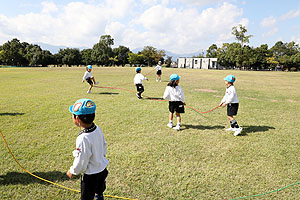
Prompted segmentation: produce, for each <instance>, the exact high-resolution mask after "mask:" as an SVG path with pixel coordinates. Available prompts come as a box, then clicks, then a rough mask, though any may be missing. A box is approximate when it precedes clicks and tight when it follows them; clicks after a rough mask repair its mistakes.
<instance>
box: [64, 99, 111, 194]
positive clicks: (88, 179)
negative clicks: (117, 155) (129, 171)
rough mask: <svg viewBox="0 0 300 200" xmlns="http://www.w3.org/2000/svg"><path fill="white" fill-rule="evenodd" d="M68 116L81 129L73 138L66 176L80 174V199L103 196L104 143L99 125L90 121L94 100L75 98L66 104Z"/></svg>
mask: <svg viewBox="0 0 300 200" xmlns="http://www.w3.org/2000/svg"><path fill="white" fill-rule="evenodd" d="M69 110H70V112H71V113H72V119H73V122H74V124H75V125H76V126H78V127H79V128H80V129H81V131H80V132H79V134H78V137H77V139H76V150H74V151H73V156H74V157H75V159H74V162H73V165H72V166H71V167H70V169H69V170H68V172H67V175H68V177H69V178H73V176H74V175H79V174H82V178H81V200H92V199H94V196H95V195H96V196H98V199H99V200H100V199H104V197H103V192H104V190H105V189H106V185H105V179H106V177H107V174H108V171H107V169H106V167H107V165H108V160H107V159H106V158H105V155H106V150H107V143H106V141H105V139H104V135H103V132H102V130H101V128H100V127H99V126H97V125H95V124H94V123H93V121H94V119H95V110H96V104H95V102H94V101H92V100H90V99H79V100H78V101H76V102H75V104H74V105H72V106H70V108H69Z"/></svg>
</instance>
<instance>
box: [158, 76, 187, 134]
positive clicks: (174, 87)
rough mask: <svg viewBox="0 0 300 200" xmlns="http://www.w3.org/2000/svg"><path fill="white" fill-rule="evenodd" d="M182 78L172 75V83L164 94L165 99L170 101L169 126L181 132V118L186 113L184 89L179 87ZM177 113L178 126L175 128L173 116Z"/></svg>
mask: <svg viewBox="0 0 300 200" xmlns="http://www.w3.org/2000/svg"><path fill="white" fill-rule="evenodd" d="M179 80H180V76H178V75H177V74H172V75H171V76H170V82H169V83H168V85H167V87H166V90H165V92H164V96H163V98H164V99H168V100H169V111H170V113H169V123H168V124H167V126H168V127H169V128H173V129H175V130H178V131H179V130H180V125H181V116H180V113H184V106H185V98H184V93H183V90H182V88H181V87H180V86H179V85H178V84H179ZM174 112H176V118H177V125H176V126H175V127H173V115H174Z"/></svg>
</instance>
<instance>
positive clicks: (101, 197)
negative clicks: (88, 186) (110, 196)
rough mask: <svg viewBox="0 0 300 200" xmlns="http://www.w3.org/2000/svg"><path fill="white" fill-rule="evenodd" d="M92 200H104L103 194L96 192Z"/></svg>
mask: <svg viewBox="0 0 300 200" xmlns="http://www.w3.org/2000/svg"><path fill="white" fill-rule="evenodd" d="M94 200H104V197H103V195H99V194H96V195H95V197H94Z"/></svg>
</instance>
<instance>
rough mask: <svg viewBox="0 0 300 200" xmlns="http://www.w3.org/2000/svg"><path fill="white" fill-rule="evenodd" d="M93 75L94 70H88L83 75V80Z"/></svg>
mask: <svg viewBox="0 0 300 200" xmlns="http://www.w3.org/2000/svg"><path fill="white" fill-rule="evenodd" d="M91 77H92V72H89V71H86V72H85V73H84V75H83V77H82V80H86V79H87V78H91Z"/></svg>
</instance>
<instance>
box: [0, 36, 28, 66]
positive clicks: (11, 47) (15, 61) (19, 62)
mask: <svg viewBox="0 0 300 200" xmlns="http://www.w3.org/2000/svg"><path fill="white" fill-rule="evenodd" d="M27 45H28V43H20V41H19V40H18V39H16V38H15V39H12V40H11V41H8V42H6V43H4V44H3V45H2V47H1V51H2V53H1V59H2V60H1V62H2V63H3V64H6V65H14V66H25V65H28V61H27V60H26V58H25V57H24V52H25V48H26V46H27Z"/></svg>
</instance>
